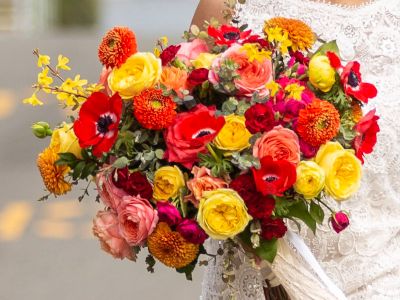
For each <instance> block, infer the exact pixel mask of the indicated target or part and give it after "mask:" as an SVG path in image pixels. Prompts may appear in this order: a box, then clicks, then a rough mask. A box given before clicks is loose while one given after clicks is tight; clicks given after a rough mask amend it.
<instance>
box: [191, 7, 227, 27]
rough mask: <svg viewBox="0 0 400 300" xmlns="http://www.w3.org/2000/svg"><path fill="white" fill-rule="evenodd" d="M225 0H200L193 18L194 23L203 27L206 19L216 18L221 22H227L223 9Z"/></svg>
mask: <svg viewBox="0 0 400 300" xmlns="http://www.w3.org/2000/svg"><path fill="white" fill-rule="evenodd" d="M224 3H225V0H200V2H199V5H198V6H197V9H196V12H195V14H194V16H193V19H192V25H197V26H198V27H200V28H202V27H203V25H204V21H208V20H210V19H211V18H216V19H217V20H218V21H219V22H220V23H226V20H224V16H223V14H222V11H223V10H224V8H225V4H224Z"/></svg>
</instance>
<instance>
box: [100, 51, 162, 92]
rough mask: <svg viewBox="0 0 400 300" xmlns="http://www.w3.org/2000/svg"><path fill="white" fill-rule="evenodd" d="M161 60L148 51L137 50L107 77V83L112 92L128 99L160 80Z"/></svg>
mask: <svg viewBox="0 0 400 300" xmlns="http://www.w3.org/2000/svg"><path fill="white" fill-rule="evenodd" d="M161 72H162V67H161V60H160V59H159V58H157V57H156V56H155V55H154V54H153V53H150V52H139V53H135V54H133V55H132V56H130V57H129V58H128V59H127V60H126V62H125V63H124V64H123V65H122V66H121V67H119V68H116V69H114V70H113V71H112V72H111V74H110V75H109V77H108V84H109V86H110V88H111V90H112V91H113V92H118V93H119V95H120V96H121V97H122V99H130V98H132V97H134V96H137V95H139V94H140V93H141V92H142V91H143V90H145V89H149V88H152V87H154V85H155V84H156V83H157V82H158V81H159V80H160V77H161Z"/></svg>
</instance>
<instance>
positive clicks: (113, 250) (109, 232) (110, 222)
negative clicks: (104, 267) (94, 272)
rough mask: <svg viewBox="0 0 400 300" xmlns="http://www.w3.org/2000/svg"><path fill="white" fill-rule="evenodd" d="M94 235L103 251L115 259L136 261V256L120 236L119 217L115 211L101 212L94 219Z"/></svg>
mask: <svg viewBox="0 0 400 300" xmlns="http://www.w3.org/2000/svg"><path fill="white" fill-rule="evenodd" d="M93 234H94V235H95V236H96V237H97V238H98V239H99V240H100V245H101V249H103V250H104V251H105V252H107V253H110V254H111V255H112V256H113V257H114V258H120V259H124V258H127V259H130V260H133V261H135V260H136V255H135V253H134V252H133V251H132V248H131V247H130V246H129V245H128V243H127V242H126V241H125V239H124V238H123V237H122V236H121V235H120V234H119V230H118V219H117V215H116V214H115V212H113V211H111V210H110V211H99V212H98V213H97V215H96V217H95V218H94V219H93Z"/></svg>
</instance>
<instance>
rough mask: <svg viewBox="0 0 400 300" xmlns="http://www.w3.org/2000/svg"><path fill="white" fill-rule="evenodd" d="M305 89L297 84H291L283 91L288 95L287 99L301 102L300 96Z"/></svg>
mask: <svg viewBox="0 0 400 300" xmlns="http://www.w3.org/2000/svg"><path fill="white" fill-rule="evenodd" d="M305 89H306V88H305V87H304V86H301V85H299V84H297V83H292V84H289V85H287V86H286V88H285V91H286V92H287V93H288V96H289V98H292V99H295V100H301V94H302V93H303V91H304V90H305Z"/></svg>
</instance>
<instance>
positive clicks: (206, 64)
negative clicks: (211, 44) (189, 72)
mask: <svg viewBox="0 0 400 300" xmlns="http://www.w3.org/2000/svg"><path fill="white" fill-rule="evenodd" d="M216 57H217V55H216V54H211V53H200V54H199V56H197V58H196V59H195V60H193V61H192V65H193V66H194V67H195V68H196V69H200V68H205V69H210V68H211V65H212V63H213V61H214V59H215V58H216Z"/></svg>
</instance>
